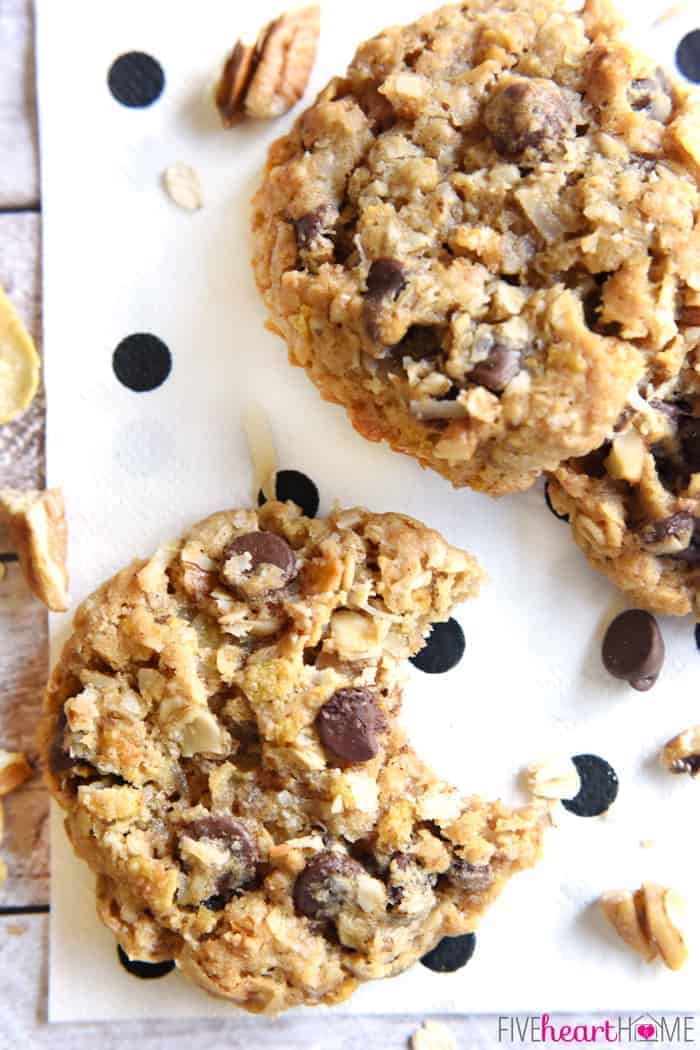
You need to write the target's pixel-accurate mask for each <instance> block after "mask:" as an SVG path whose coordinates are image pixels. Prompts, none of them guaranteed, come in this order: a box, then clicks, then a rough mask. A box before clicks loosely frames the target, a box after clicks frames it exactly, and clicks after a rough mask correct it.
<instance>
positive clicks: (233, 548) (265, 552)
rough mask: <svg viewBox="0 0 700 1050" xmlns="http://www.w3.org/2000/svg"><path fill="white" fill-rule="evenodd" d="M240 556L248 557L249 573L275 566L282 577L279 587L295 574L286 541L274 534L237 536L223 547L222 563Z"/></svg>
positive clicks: (294, 562) (251, 533) (256, 533)
mask: <svg viewBox="0 0 700 1050" xmlns="http://www.w3.org/2000/svg"><path fill="white" fill-rule="evenodd" d="M240 554H249V555H250V569H249V570H248V571H249V572H254V571H255V569H257V568H259V566H261V565H276V566H277V568H278V569H280V570H281V571H282V576H283V579H282V582H281V584H280V586H284V584H285V583H288V582H289V580H291V578H292V576H294V574H295V570H296V559H295V557H294V551H293V550H292V548H291V547H290V546H289V544H288V543H287V542H286V540H283V539H282V537H281V536H277V535H276V534H275V533H274V532H247V533H246V534H245V535H244V536H237V537H236V539H234V540H231V542H230V543H229V544H227V546H226V547H225V549H224V553H223V559H224V562H226V561H228V559H229V558H231V557H234V556H235V555H240Z"/></svg>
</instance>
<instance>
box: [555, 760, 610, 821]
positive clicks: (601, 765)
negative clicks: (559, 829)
mask: <svg viewBox="0 0 700 1050" xmlns="http://www.w3.org/2000/svg"><path fill="white" fill-rule="evenodd" d="M571 761H572V762H573V763H574V765H575V766H576V769H577V771H578V775H579V778H580V780H581V789H580V791H579V793H578V795H575V796H574V798H571V799H562V805H563V806H564V807H565V808H566V809H568V810H569V812H570V813H574V814H575V815H576V816H577V817H598V816H600V814H601V813H605V812H606V810H608V809H610V807H611V806H612V804H613V802H614V801H615V799H616V798H617V792H618V790H619V787H620V784H619V781H618V779H617V773H616V772H615V770H614V769H613V767H612V766H611V765H610V763H609V762H606V761H605V759H604V758H600V756H599V755H574V756H573V758H572V759H571Z"/></svg>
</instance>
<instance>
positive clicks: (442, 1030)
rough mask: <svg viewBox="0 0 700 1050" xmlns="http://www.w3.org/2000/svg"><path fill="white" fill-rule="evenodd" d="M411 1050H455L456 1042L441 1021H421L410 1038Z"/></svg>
mask: <svg viewBox="0 0 700 1050" xmlns="http://www.w3.org/2000/svg"><path fill="white" fill-rule="evenodd" d="M411 1050H457V1040H456V1039H455V1037H454V1036H453V1035H452V1032H451V1031H450V1030H449V1028H447V1027H446V1026H445V1025H444V1024H442V1022H441V1021H423V1024H422V1025H421V1026H420V1028H417V1029H416V1031H415V1032H414V1033H413V1035H412V1036H411Z"/></svg>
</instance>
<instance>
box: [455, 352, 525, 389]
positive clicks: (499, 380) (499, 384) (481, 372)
mask: <svg viewBox="0 0 700 1050" xmlns="http://www.w3.org/2000/svg"><path fill="white" fill-rule="evenodd" d="M519 371H520V351H519V350H509V349H507V348H506V347H504V346H498V345H496V346H495V347H494V348H493V350H492V351H491V353H490V354H489V356H488V357H487V358H486V360H485V361H480V362H479V364H478V365H477V366H476V367H475V368H472V370H471V372H470V373H469V375H468V377H467V378H468V379H469V380H470V381H471V382H472V383H476V384H477V385H478V386H485V387H486V389H487V390H490V391H492V393H494V394H500V393H501V391H502V390H505V388H506V387H507V386H508V384H509V383H510V381H511V379H514V378H515V377H516V376H517V374H518V372H519Z"/></svg>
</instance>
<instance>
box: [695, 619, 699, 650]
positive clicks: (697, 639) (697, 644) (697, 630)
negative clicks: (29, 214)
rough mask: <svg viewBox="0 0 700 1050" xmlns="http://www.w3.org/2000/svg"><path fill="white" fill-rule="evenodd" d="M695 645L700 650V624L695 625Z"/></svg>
mask: <svg viewBox="0 0 700 1050" xmlns="http://www.w3.org/2000/svg"><path fill="white" fill-rule="evenodd" d="M695 645H696V648H698V649H700V623H696V624H695Z"/></svg>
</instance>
